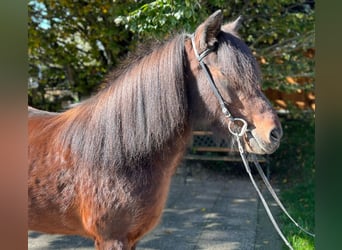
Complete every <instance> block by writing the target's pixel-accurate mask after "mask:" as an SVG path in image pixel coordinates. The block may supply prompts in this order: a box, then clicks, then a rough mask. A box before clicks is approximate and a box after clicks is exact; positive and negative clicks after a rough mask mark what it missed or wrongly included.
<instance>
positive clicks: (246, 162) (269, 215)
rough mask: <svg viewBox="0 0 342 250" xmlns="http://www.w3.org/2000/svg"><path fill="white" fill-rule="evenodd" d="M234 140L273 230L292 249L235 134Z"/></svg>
mask: <svg viewBox="0 0 342 250" xmlns="http://www.w3.org/2000/svg"><path fill="white" fill-rule="evenodd" d="M236 140H237V142H238V147H239V151H240V156H241V158H242V161H243V164H244V166H245V169H246V172H247V173H248V176H249V179H250V180H251V182H252V184H253V186H254V188H255V190H256V191H257V193H258V195H259V198H260V200H261V202H262V204H263V206H264V208H265V210H266V213H267V215H268V217H269V218H270V220H271V222H272V224H273V227H274V228H275V230H276V231H277V233H278V235H279V236H280V238H281V239H282V240H283V242H284V243H285V244H286V245H287V246H288V247H289V249H291V250H293V247H292V246H291V244H290V243H289V242H288V241H287V239H286V238H285V236H284V234H283V233H282V231H281V230H280V228H279V226H278V223H277V222H276V220H275V219H274V217H273V215H272V212H271V210H270V208H269V206H268V205H267V202H266V200H265V198H264V196H263V195H262V193H261V192H260V189H259V188H258V185H257V184H256V182H255V180H254V178H253V175H252V173H251V169H250V167H249V164H248V161H247V159H246V156H245V153H244V150H243V147H242V145H241V142H240V137H239V136H237V135H236Z"/></svg>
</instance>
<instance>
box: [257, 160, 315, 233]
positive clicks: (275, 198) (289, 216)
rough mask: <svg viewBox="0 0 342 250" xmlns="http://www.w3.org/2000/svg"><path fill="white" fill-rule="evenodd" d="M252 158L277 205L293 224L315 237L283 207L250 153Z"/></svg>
mask: <svg viewBox="0 0 342 250" xmlns="http://www.w3.org/2000/svg"><path fill="white" fill-rule="evenodd" d="M252 160H253V163H254V165H255V167H256V169H257V170H258V173H259V175H260V176H261V178H262V180H263V181H264V183H265V185H266V187H267V189H268V191H269V192H270V194H271V195H272V197H273V199H274V200H275V201H276V202H277V204H278V205H279V207H280V208H281V210H283V212H284V213H285V214H286V216H287V217H288V218H289V219H290V220H291V221H292V222H293V224H295V225H296V227H298V228H299V229H300V230H302V231H303V232H304V233H306V234H307V235H310V236H312V237H315V234H313V233H310V232H309V231H307V230H305V229H304V228H303V227H302V226H300V225H299V224H298V223H297V222H296V221H295V220H294V219H293V218H292V216H291V215H290V214H289V213H288V212H287V210H286V208H285V207H284V205H283V204H282V203H281V201H280V199H279V198H278V196H277V194H276V193H275V191H274V189H273V188H272V186H271V184H270V183H269V181H268V179H267V177H266V176H265V174H264V171H263V170H262V168H261V166H260V164H259V162H258V161H257V159H256V156H255V155H254V154H252Z"/></svg>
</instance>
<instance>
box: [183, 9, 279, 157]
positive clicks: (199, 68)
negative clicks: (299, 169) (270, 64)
mask: <svg viewBox="0 0 342 250" xmlns="http://www.w3.org/2000/svg"><path fill="white" fill-rule="evenodd" d="M222 19H223V17H222V12H221V11H216V12H215V13H214V14H212V15H211V16H210V17H209V18H208V19H207V20H205V21H204V22H203V23H202V24H201V25H199V26H198V27H197V29H196V31H195V33H194V34H193V35H192V37H191V41H188V42H187V43H186V52H187V57H188V60H189V64H190V66H189V67H190V71H191V75H192V77H193V78H194V82H195V84H194V85H193V86H191V87H190V97H189V99H190V109H191V110H195V112H194V115H193V116H195V117H196V118H197V119H200V117H201V116H202V117H203V114H204V113H203V109H202V108H204V109H205V110H206V111H207V112H205V113H206V114H207V116H206V118H208V119H210V120H211V121H214V122H215V121H216V122H218V123H219V124H220V125H221V126H222V127H225V128H227V127H228V126H229V120H230V119H231V118H232V117H234V118H240V119H243V120H244V121H246V124H247V132H246V133H245V134H244V135H243V144H244V145H245V148H246V150H247V151H248V152H250V153H255V154H270V153H273V152H274V151H275V150H276V149H277V148H278V146H279V144H280V139H281V137H282V133H283V132H282V128H281V124H280V121H279V119H278V116H277V114H276V112H275V110H274V109H273V107H272V105H271V104H270V102H269V101H268V99H267V98H266V96H265V95H264V94H263V92H262V89H261V74H260V70H259V66H258V63H257V61H256V59H255V58H254V56H253V54H252V52H251V51H250V49H249V48H248V46H247V45H246V44H245V43H244V42H243V41H242V40H241V39H240V37H239V35H238V33H237V31H238V29H239V27H240V26H241V17H239V18H237V19H236V20H235V21H233V22H230V23H228V24H222ZM189 40H190V39H189ZM215 92H217V93H215ZM194 105H197V107H199V106H201V108H199V109H198V108H196V107H195V106H194ZM222 108H223V109H226V111H224V113H222ZM196 110H198V111H200V110H201V111H200V112H196ZM227 116H228V117H227ZM229 118H230V119H229ZM227 131H228V129H227V130H226V132H227Z"/></svg>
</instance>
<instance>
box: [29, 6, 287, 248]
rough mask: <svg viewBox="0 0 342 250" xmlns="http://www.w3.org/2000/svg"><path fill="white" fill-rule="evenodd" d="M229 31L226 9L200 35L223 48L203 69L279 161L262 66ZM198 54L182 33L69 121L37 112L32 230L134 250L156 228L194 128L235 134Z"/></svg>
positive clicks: (256, 140)
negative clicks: (212, 126)
mask: <svg viewBox="0 0 342 250" xmlns="http://www.w3.org/2000/svg"><path fill="white" fill-rule="evenodd" d="M221 24H222V14H221V12H220V11H218V12H216V13H214V14H213V15H212V16H210V17H209V18H208V19H207V20H206V21H205V22H204V23H203V24H201V25H200V26H199V27H198V28H197V29H196V32H195V41H196V42H195V43H196V46H197V48H198V49H199V52H201V51H203V50H205V49H206V48H208V47H211V48H214V47H215V46H216V47H217V48H216V51H214V52H212V53H210V54H209V55H208V56H207V58H205V61H206V63H207V67H208V68H209V70H210V72H211V74H212V77H213V79H214V80H215V81H216V82H218V83H219V84H218V86H217V87H218V89H219V90H220V91H221V92H222V96H223V98H224V99H225V100H226V101H227V103H229V106H230V111H231V112H232V113H233V114H234V115H235V116H236V117H242V118H244V119H245V120H246V121H247V122H248V125H249V128H250V134H249V135H246V136H245V137H244V138H243V143H244V146H245V147H246V150H248V151H250V152H253V153H272V152H273V151H274V150H275V149H276V148H277V147H278V146H279V140H280V137H281V126H280V123H279V121H278V118H277V116H276V114H275V112H274V110H273V109H272V108H271V106H270V104H269V103H268V101H267V99H266V98H265V96H264V95H263V94H262V92H261V89H260V86H259V83H258V81H259V78H258V70H257V67H256V62H255V59H254V58H253V56H252V54H251V52H250V51H249V50H248V49H247V47H246V45H244V43H243V42H242V41H241V40H240V39H239V38H238V37H237V36H236V34H235V31H236V29H237V26H238V23H236V22H235V23H230V24H228V25H227V26H222V29H221ZM227 30H228V31H227ZM193 50H194V48H193V47H192V43H191V40H190V38H189V37H188V36H186V35H179V36H177V37H175V38H174V39H172V40H171V41H169V42H167V43H165V44H164V45H162V46H160V47H158V48H155V49H154V50H153V51H152V52H150V53H149V54H148V55H146V56H141V57H140V59H139V60H137V61H136V62H135V63H133V64H132V65H131V66H129V67H127V68H124V69H123V70H121V71H119V73H113V74H112V75H109V76H108V78H107V81H108V83H109V84H108V86H107V88H105V89H104V90H102V91H100V92H99V93H98V94H97V95H96V96H94V97H92V98H90V99H89V100H87V101H85V102H83V103H81V104H80V105H78V106H76V107H74V108H72V109H70V110H68V111H66V112H64V113H49V112H45V111H38V110H36V109H33V108H29V121H28V132H29V143H28V144H29V148H28V158H29V180H28V196H29V229H31V230H36V231H42V232H47V233H58V234H77V235H81V236H85V237H90V238H92V239H94V241H95V245H96V248H97V249H134V248H135V246H136V244H137V242H138V241H139V239H140V238H141V237H143V236H144V235H145V234H146V233H147V232H149V231H150V230H151V229H153V228H154V227H155V226H156V225H157V223H158V221H159V219H160V216H161V214H162V210H163V207H164V205H165V202H166V198H167V194H168V191H169V187H170V182H171V176H172V175H173V173H174V171H175V169H176V167H177V165H178V164H179V162H180V161H181V159H182V156H183V154H184V152H185V149H186V145H187V142H188V141H189V139H190V135H191V128H192V125H193V124H194V123H195V122H197V121H199V120H201V119H204V120H210V121H213V122H216V123H219V124H220V126H221V128H222V129H223V131H225V132H227V128H226V126H227V120H226V119H225V118H224V117H222V114H221V113H220V106H219V104H218V102H217V100H216V99H215V96H214V95H213V94H212V91H211V89H210V87H209V85H208V84H207V80H206V78H205V77H204V74H203V72H202V71H201V69H200V68H199V66H198V61H197V58H196V56H195V55H194V51H193ZM231 51H233V52H232V53H231V54H229V53H230V52H231ZM232 68H233V69H232ZM238 76H240V78H239V77H238Z"/></svg>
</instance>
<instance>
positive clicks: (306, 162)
mask: <svg viewBox="0 0 342 250" xmlns="http://www.w3.org/2000/svg"><path fill="white" fill-rule="evenodd" d="M282 124H283V129H284V138H283V141H282V144H281V146H280V148H279V149H278V151H277V152H276V153H275V154H274V155H272V157H271V168H272V173H273V174H272V177H273V178H274V179H275V181H276V182H277V186H279V187H280V190H281V193H280V198H281V200H282V202H283V204H284V206H285V207H286V208H287V209H288V211H289V213H290V215H291V216H292V217H293V218H294V219H295V220H296V221H297V222H298V223H299V224H300V225H301V226H302V227H304V228H305V229H306V230H308V231H309V232H313V231H314V228H315V200H314V193H315V192H314V191H315V181H314V176H315V151H314V148H315V126H314V117H313V114H310V115H308V116H307V117H301V118H296V119H294V118H284V119H283V120H282ZM280 221H281V228H282V231H283V232H284V234H285V236H286V238H287V239H288V240H289V242H290V244H291V245H292V246H293V247H294V249H296V250H312V249H315V246H314V238H312V237H311V236H307V235H306V234H305V233H303V232H302V231H300V229H298V228H297V227H296V226H295V225H294V224H293V223H292V222H291V221H290V220H289V219H287V217H286V216H285V215H281V217H280ZM313 233H314V232H313ZM284 249H287V247H285V246H284Z"/></svg>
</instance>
